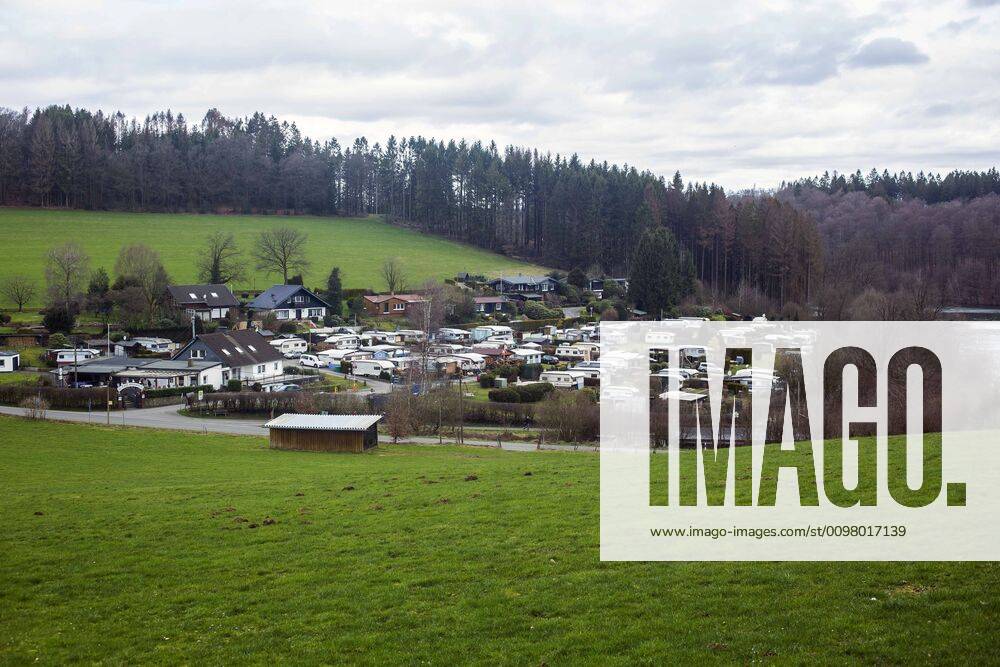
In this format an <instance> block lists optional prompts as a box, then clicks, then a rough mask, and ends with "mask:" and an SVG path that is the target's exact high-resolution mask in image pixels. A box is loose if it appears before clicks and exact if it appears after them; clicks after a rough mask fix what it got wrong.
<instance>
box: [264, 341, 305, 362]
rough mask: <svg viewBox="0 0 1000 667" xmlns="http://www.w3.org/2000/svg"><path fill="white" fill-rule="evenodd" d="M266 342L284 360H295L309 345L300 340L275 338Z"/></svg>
mask: <svg viewBox="0 0 1000 667" xmlns="http://www.w3.org/2000/svg"><path fill="white" fill-rule="evenodd" d="M268 342H269V343H270V344H271V345H272V346H273V347H275V348H277V350H278V352H281V355H282V356H283V357H285V358H286V359H295V358H297V357H298V356H300V355H301V354H302V353H304V352H306V351H307V350H308V349H309V343H307V342H306V341H305V340H303V339H301V338H275V339H273V340H270V341H268Z"/></svg>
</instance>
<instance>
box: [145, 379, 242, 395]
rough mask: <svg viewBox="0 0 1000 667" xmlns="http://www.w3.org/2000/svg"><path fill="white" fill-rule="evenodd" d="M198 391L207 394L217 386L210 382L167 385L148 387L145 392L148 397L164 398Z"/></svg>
mask: <svg viewBox="0 0 1000 667" xmlns="http://www.w3.org/2000/svg"><path fill="white" fill-rule="evenodd" d="M237 382H238V380H237ZM198 391H203V392H205V393H206V394H207V393H208V392H210V391H215V387H213V386H212V385H210V384H200V385H197V386H195V387H167V388H164V389H147V390H146V391H145V392H144V393H145V394H146V398H163V397H165V396H183V395H184V394H191V393H197V392H198Z"/></svg>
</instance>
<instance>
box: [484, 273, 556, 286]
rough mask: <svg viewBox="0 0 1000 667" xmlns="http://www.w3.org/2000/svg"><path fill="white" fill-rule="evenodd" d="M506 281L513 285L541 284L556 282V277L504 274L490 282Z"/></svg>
mask: <svg viewBox="0 0 1000 667" xmlns="http://www.w3.org/2000/svg"><path fill="white" fill-rule="evenodd" d="M501 280H502V281H504V282H505V283H511V284H512V285H541V284H542V283H545V282H555V280H554V279H552V278H549V277H548V276H520V275H518V276H504V277H503V278H496V279H494V280H491V281H490V283H491V284H492V283H496V282H500V281H501Z"/></svg>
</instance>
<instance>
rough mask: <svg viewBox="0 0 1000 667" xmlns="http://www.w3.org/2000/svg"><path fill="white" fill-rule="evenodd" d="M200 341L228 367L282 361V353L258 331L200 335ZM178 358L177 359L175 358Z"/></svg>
mask: <svg viewBox="0 0 1000 667" xmlns="http://www.w3.org/2000/svg"><path fill="white" fill-rule="evenodd" d="M195 340H200V341H201V342H202V343H204V344H205V345H207V346H208V348H209V349H210V350H212V352H214V353H215V356H217V357H218V358H219V359H222V360H223V361H224V362H225V363H226V364H227V365H228V366H230V367H232V366H249V365H250V364H263V363H267V362H269V361H278V360H279V359H281V358H282V357H281V353H280V352H278V350H277V349H275V347H274V346H273V345H271V344H269V343H268V342H267V339H265V338H264V337H263V336H261V335H260V334H259V333H257V332H256V331H248V330H237V331H220V332H217V333H210V334H199V335H198V337H197V338H196V339H195ZM175 358H176V357H175Z"/></svg>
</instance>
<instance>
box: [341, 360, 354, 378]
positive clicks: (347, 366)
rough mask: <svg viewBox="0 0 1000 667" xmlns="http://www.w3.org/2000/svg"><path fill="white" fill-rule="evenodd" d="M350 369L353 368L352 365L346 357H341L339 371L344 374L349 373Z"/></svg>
mask: <svg viewBox="0 0 1000 667" xmlns="http://www.w3.org/2000/svg"><path fill="white" fill-rule="evenodd" d="M352 369H353V366H351V362H350V361H347V360H346V359H342V360H341V361H340V372H341V373H343V374H344V375H350V374H351V370H352Z"/></svg>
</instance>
